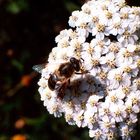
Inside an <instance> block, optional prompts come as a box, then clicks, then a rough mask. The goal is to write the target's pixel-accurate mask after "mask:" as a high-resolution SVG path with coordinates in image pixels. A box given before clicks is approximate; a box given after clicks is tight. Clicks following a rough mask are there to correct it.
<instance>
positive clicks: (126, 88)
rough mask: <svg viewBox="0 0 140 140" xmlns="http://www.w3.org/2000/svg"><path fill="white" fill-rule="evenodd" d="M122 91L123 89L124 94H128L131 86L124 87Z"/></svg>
mask: <svg viewBox="0 0 140 140" xmlns="http://www.w3.org/2000/svg"><path fill="white" fill-rule="evenodd" d="M122 91H123V93H124V94H126V95H127V94H128V93H129V92H130V88H129V87H123V88H122Z"/></svg>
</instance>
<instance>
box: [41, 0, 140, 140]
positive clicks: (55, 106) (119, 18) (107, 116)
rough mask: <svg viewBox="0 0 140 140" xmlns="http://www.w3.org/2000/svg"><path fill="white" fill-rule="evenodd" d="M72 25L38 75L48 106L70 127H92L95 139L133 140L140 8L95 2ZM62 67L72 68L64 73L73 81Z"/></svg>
mask: <svg viewBox="0 0 140 140" xmlns="http://www.w3.org/2000/svg"><path fill="white" fill-rule="evenodd" d="M69 25H70V26H71V27H72V28H73V29H71V28H70V29H64V30H62V31H61V32H60V34H59V35H58V36H57V37H56V38H55V42H56V47H54V48H53V49H52V51H51V53H50V54H49V57H48V62H47V64H46V65H45V67H44V68H43V69H42V68H40V69H41V70H40V71H39V72H40V73H41V78H40V80H39V82H38V85H39V89H38V91H39V93H40V97H41V100H42V101H43V105H44V106H45V107H46V108H47V110H48V112H49V113H50V114H53V115H54V116H55V117H61V116H62V115H63V114H64V118H65V120H66V122H67V123H68V124H70V125H77V126H78V127H88V128H89V136H90V137H91V138H93V139H95V140H114V139H117V138H120V137H121V138H122V140H131V136H132V133H133V132H134V128H135V126H136V123H137V122H138V120H139V118H138V114H139V113H140V78H139V75H140V44H139V43H138V40H139V38H140V35H139V34H140V8H139V7H130V6H128V5H126V3H125V0H91V1H88V2H87V3H85V4H84V5H83V6H82V8H81V10H77V11H74V12H72V15H71V16H70V18H69ZM71 57H75V58H76V59H77V61H76V62H71V61H70V58H71ZM62 64H66V67H67V66H68V65H69V66H70V69H68V70H66V71H63V72H66V73H71V74H70V75H71V76H70V77H65V76H62V74H61V72H62V71H61V70H60V69H59V68H60V66H62ZM76 68H77V69H78V70H77V69H76ZM50 75H54V76H57V77H59V78H58V81H53V79H49V78H50ZM59 79H62V80H59ZM65 82H67V83H66V84H65ZM58 83H59V84H58ZM51 84H53V85H54V86H55V87H56V88H54V89H53V90H52V89H50V88H49V87H50V85H51ZM62 85H63V86H62ZM59 86H62V87H61V90H58V88H57V87H59ZM61 92H62V93H63V94H64V97H63V98H62V99H61V98H59V97H58V94H62V93H61Z"/></svg>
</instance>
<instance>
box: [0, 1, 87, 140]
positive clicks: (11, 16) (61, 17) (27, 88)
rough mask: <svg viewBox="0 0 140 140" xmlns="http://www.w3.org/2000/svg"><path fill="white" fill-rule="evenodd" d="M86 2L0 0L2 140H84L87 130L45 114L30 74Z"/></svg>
mask: <svg viewBox="0 0 140 140" xmlns="http://www.w3.org/2000/svg"><path fill="white" fill-rule="evenodd" d="M84 2H85V1H84V0H59V1H58V0H41V1H39V0H0V140H39V139H40V140H54V139H57V140H80V139H84V140H86V139H87V140H88V139H89V136H88V129H87V130H83V129H78V128H77V127H75V126H69V125H68V124H67V123H66V122H65V121H64V119H63V118H54V117H53V116H52V115H49V114H48V112H47V110H46V108H45V107H44V106H43V102H41V100H40V95H39V93H38V85H37V82H38V80H39V78H40V75H39V74H37V73H36V72H34V71H33V70H32V66H33V65H36V64H41V63H46V62H47V57H48V54H49V52H50V51H51V49H52V47H54V46H56V44H55V40H54V39H55V36H56V35H58V34H59V32H60V31H61V30H63V29H65V28H68V23H67V22H68V18H69V16H70V14H71V12H72V11H73V10H75V9H80V6H81V5H82V4H83V3H84Z"/></svg>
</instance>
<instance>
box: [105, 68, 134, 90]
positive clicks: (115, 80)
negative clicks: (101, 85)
mask: <svg viewBox="0 0 140 140" xmlns="http://www.w3.org/2000/svg"><path fill="white" fill-rule="evenodd" d="M107 78H108V86H109V88H110V89H117V88H118V87H119V86H121V85H122V86H130V84H131V81H130V80H131V76H130V75H128V74H127V73H123V70H122V69H120V68H118V69H112V70H110V71H109V72H108V77H107Z"/></svg>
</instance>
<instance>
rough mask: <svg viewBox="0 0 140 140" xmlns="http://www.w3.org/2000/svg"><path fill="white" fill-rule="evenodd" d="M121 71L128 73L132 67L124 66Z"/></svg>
mask: <svg viewBox="0 0 140 140" xmlns="http://www.w3.org/2000/svg"><path fill="white" fill-rule="evenodd" d="M123 71H124V72H126V73H130V72H132V69H131V68H130V67H129V66H127V67H125V68H124V70H123Z"/></svg>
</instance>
